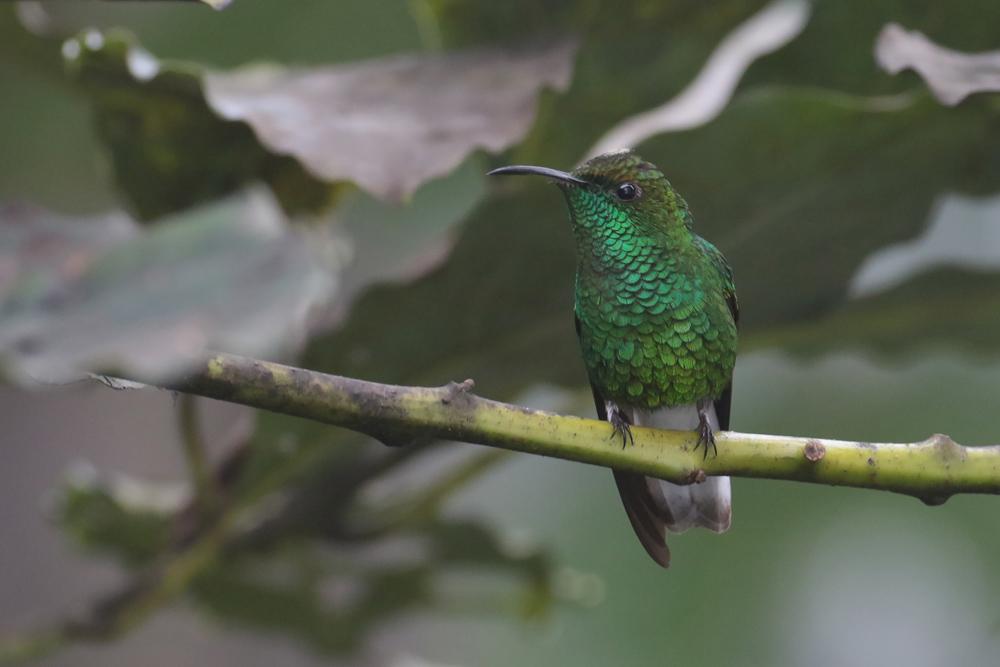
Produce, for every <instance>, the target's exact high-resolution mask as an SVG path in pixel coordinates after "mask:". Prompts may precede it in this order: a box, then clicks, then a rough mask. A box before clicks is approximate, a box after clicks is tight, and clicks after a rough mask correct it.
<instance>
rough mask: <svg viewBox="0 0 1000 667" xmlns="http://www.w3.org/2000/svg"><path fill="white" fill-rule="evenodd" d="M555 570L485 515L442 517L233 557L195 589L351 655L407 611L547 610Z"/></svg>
mask: <svg viewBox="0 0 1000 667" xmlns="http://www.w3.org/2000/svg"><path fill="white" fill-rule="evenodd" d="M390 554H391V555H390ZM456 567H460V568H461V570H462V572H464V573H465V576H463V578H462V579H461V585H449V582H448V581H446V579H447V577H448V576H449V575H450V573H452V572H453V571H454V570H455V569H456ZM497 575H503V576H504V578H503V579H502V580H501V581H500V582H499V583H500V584H501V585H500V587H499V588H498V587H497V586H492V585H491V583H492V582H493V580H494V578H495V577H496V576H497ZM510 578H513V579H514V581H515V583H516V584H517V585H515V586H513V587H512V586H511V585H510V581H509V579H510ZM550 578H551V565H550V563H549V561H548V559H547V558H545V557H544V556H542V555H540V554H537V553H530V554H524V555H520V554H511V553H508V552H507V551H506V550H504V549H503V548H502V547H501V546H500V545H499V544H498V543H497V541H496V539H495V538H494V537H493V534H492V532H491V531H489V530H487V529H486V528H484V527H483V526H481V525H479V524H476V523H470V522H439V521H434V522H431V523H430V524H429V525H427V526H426V527H425V528H423V529H421V530H419V531H417V532H413V533H405V534H402V535H396V536H394V537H391V538H388V539H385V540H373V541H364V542H361V543H356V544H353V545H336V544H334V545H332V548H331V546H330V545H325V546H324V545H320V544H299V545H298V546H292V547H286V548H284V549H281V550H277V551H274V552H272V553H267V554H256V555H251V556H244V557H238V558H231V559H229V560H228V562H226V563H225V564H223V565H222V566H220V567H217V568H213V569H212V570H210V571H209V572H207V573H206V574H205V575H204V576H203V577H201V579H200V580H199V581H198V583H197V584H196V585H195V587H194V596H195V601H196V602H197V603H198V604H199V605H200V606H201V607H202V608H203V609H205V610H206V611H208V612H209V613H212V614H214V615H217V616H219V617H221V618H223V619H225V620H226V621H228V622H231V623H236V624H239V625H242V626H247V627H250V628H258V629H261V630H268V631H272V632H275V631H276V632H282V633H286V634H290V635H293V636H297V637H300V638H301V639H303V640H305V641H306V642H308V643H309V644H310V645H311V646H312V647H313V648H314V649H316V650H317V651H319V652H322V653H326V654H331V655H350V654H354V653H356V652H357V651H358V650H359V649H360V648H361V647H362V646H364V644H365V642H366V640H367V639H368V636H369V635H370V634H372V633H373V632H375V631H376V630H377V629H379V628H380V627H382V625H383V624H384V623H385V622H386V621H387V620H389V619H391V618H393V617H395V616H397V615H399V614H401V613H403V612H411V613H412V612H414V611H420V610H434V611H445V612H447V611H451V610H459V611H461V610H463V609H467V608H470V607H471V608H474V609H475V610H476V611H478V612H480V613H491V614H506V613H512V612H516V613H517V614H519V615H520V616H521V617H522V618H539V617H542V616H544V615H545V614H546V613H547V612H548V610H549V608H550V606H551V604H552V601H553V598H552V592H551V589H550V584H549V581H550Z"/></svg>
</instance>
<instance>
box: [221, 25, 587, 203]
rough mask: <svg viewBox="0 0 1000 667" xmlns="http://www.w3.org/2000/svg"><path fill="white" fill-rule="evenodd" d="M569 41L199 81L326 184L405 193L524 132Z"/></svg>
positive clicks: (559, 74) (564, 64) (565, 72)
mask: <svg viewBox="0 0 1000 667" xmlns="http://www.w3.org/2000/svg"><path fill="white" fill-rule="evenodd" d="M575 52H576V44H575V42H574V41H572V40H568V39H564V40H559V41H555V42H551V41H550V42H548V43H546V44H544V45H536V46H533V47H528V46H524V47H521V48H518V49H505V50H499V49H479V50H467V51H455V52H451V53H447V54H444V55H437V54H436V55H411V56H398V57H394V58H392V59H388V60H382V61H373V62H362V63H358V64H355V65H343V66H339V67H326V68H317V69H312V70H304V71H303V70H291V71H287V70H280V69H275V68H259V67H258V68H253V69H249V70H243V71H240V72H235V73H229V74H222V73H213V72H209V73H208V74H206V76H205V95H206V98H207V99H208V102H209V104H210V105H211V106H212V108H213V109H215V111H216V112H217V113H218V114H219V115H220V116H222V117H223V118H227V119H229V120H242V121H245V122H246V123H248V124H249V125H250V126H251V127H253V128H254V130H255V131H256V133H257V136H258V137H260V139H261V141H262V143H263V144H264V145H266V146H268V147H269V148H270V149H271V150H272V151H274V152H276V153H279V154H290V155H294V156H295V157H296V158H298V159H299V160H301V161H302V163H303V164H305V165H306V166H307V167H308V168H309V169H310V170H311V171H312V172H313V173H315V174H316V175H317V176H319V177H321V178H324V179H326V180H328V181H342V180H351V181H354V182H355V183H357V184H358V185H360V186H361V187H362V188H364V189H366V190H368V191H369V192H370V193H372V194H373V195H375V196H378V197H382V198H385V199H389V200H400V199H403V198H406V197H409V196H410V195H411V194H413V192H414V191H415V190H416V189H417V187H419V186H420V185H421V184H422V183H424V182H425V181H427V180H429V179H431V178H435V177H437V176H442V175H444V174H447V173H449V172H450V171H452V170H453V169H455V167H457V166H458V165H459V164H461V162H462V161H463V160H464V159H465V158H466V156H467V155H468V154H469V153H470V152H471V151H473V150H475V149H476V148H485V149H486V150H489V151H493V152H496V151H500V150H503V149H505V148H507V147H509V146H511V145H512V144H514V143H516V142H517V141H519V140H520V139H521V138H523V137H524V135H525V133H526V132H527V131H528V128H529V127H531V124H532V122H533V120H534V117H535V107H536V99H537V97H538V94H539V92H540V91H541V89H542V88H546V87H548V88H553V89H555V90H558V91H562V90H565V89H566V88H567V87H568V86H569V82H570V76H571V73H572V70H573V58H574V55H575Z"/></svg>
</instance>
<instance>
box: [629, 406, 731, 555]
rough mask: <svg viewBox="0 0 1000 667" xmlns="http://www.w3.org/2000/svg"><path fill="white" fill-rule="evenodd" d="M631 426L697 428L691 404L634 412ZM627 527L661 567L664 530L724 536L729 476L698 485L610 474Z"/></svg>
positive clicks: (728, 512) (714, 426)
mask: <svg viewBox="0 0 1000 667" xmlns="http://www.w3.org/2000/svg"><path fill="white" fill-rule="evenodd" d="M709 418H710V420H711V424H712V429H713V430H718V428H719V424H718V420H717V419H716V416H715V409H714V408H711V409H710V412H709ZM632 422H633V423H634V424H635V425H636V426H649V427H652V428H661V429H669V430H677V431H691V430H694V429H696V428H697V427H698V410H697V407H696V406H693V405H692V406H678V407H672V408H662V409H660V410H656V411H654V412H639V411H637V412H635V413H633V415H632ZM615 483H616V484H617V485H618V493H619V495H621V498H622V503H623V504H624V505H625V511H626V512H627V513H628V517H629V520H630V521H631V522H632V528H633V529H634V530H635V532H636V535H638V537H639V540H640V541H641V542H642V545H643V546H644V547H645V548H646V552H647V553H649V555H650V557H652V559H653V560H654V561H656V562H657V563H659V564H660V565H662V566H663V567H668V566H669V565H670V549H668V548H667V544H666V531H667V530H669V531H671V532H674V533H683V532H684V531H685V530H687V529H688V528H691V527H693V526H701V527H702V528H708V529H709V530H713V531H715V532H717V533H722V532H725V531H726V530H727V529H728V528H729V524H730V522H731V520H732V489H731V486H730V482H729V478H728V477H709V478H708V479H706V480H705V481H704V482H701V483H700V484H687V485H680V484H672V483H670V482H665V481H663V480H660V479H655V478H653V477H644V476H643V475H638V474H636V473H628V472H618V471H616V472H615Z"/></svg>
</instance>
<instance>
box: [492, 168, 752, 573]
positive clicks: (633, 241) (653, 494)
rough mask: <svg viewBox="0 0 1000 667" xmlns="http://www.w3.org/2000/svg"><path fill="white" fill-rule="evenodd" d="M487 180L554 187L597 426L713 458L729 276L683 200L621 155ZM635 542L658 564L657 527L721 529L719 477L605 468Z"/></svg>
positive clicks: (725, 395)
mask: <svg viewBox="0 0 1000 667" xmlns="http://www.w3.org/2000/svg"><path fill="white" fill-rule="evenodd" d="M490 175H534V176H542V177H545V178H548V179H549V180H550V181H552V182H553V183H555V184H556V185H557V186H559V188H560V189H561V190H562V191H563V194H564V195H565V197H566V202H567V204H568V205H569V214H570V221H571V222H572V226H573V234H574V237H575V240H576V259H577V269H576V287H575V307H574V311H575V316H576V332H577V336H578V337H579V340H580V347H581V350H582V352H583V363H584V366H585V367H586V369H587V375H588V377H589V379H590V386H591V389H592V390H593V394H594V402H595V404H596V408H597V415H598V418H599V419H601V420H602V421H608V422H610V423H611V426H612V427H613V430H612V434H611V437H612V438H616V437H617V436H621V438H622V445H623V446H625V445H626V444H627V443H628V442H629V441H630V440H631V438H632V432H631V426H633V425H635V426H646V427H651V428H661V429H672V430H692V431H697V433H698V441H697V443H696V445H695V448H696V449H697V448H699V447H704V454H703V455H704V456H706V457H707V456H708V450H709V448H712V449H713V450H714V451H715V452H716V453H718V449H717V447H716V444H715V435H714V433H715V431H716V430H719V429H722V430H728V429H729V413H730V404H731V401H732V387H733V367H734V365H735V362H736V343H737V330H738V325H739V317H740V311H739V304H738V302H737V300H736V291H735V288H734V286H733V277H732V270H731V269H730V266H729V262H727V261H726V258H725V257H724V256H723V255H722V253H721V252H719V250H718V249H716V247H715V246H713V245H712V244H711V243H709V242H708V241H706V240H705V239H703V238H701V237H700V236H698V235H697V234H695V233H694V231H693V230H692V220H691V213H690V211H689V209H688V205H687V203H686V202H685V201H684V199H683V198H682V197H681V196H680V194H678V193H677V191H676V190H674V188H673V187H671V185H670V183H669V182H668V181H667V179H666V177H665V176H664V175H663V172H661V171H660V170H659V169H658V168H657V167H656V166H655V165H653V164H651V163H649V162H646V161H645V160H643V159H642V158H641V157H639V156H638V155H636V154H635V153H634V152H632V151H630V150H623V151H615V152H612V153H605V154H603V155H599V156H597V157H595V158H593V159H591V160H589V161H587V162H585V163H583V164H582V165H581V166H579V167H578V168H576V169H574V170H573V171H571V172H568V173H567V172H564V171H558V170H555V169H549V168H547V167H534V166H520V165H519V166H510V167H501V168H500V169H494V170H493V171H491V172H490ZM614 476H615V483H616V484H617V487H618V492H619V495H620V496H621V499H622V503H623V504H624V505H625V512H626V514H627V515H628V518H629V521H630V522H631V524H632V528H633V529H634V530H635V533H636V535H637V536H638V538H639V541H640V542H641V543H642V545H643V546H644V547H645V549H646V552H647V553H648V554H649V556H650V557H651V558H652V559H653V560H654V561H655V562H656V563H657V564H659V565H660V566H662V567H669V566H670V549H669V547H668V546H667V542H666V531H668V530H669V531H671V532H675V533H681V532H684V531H685V530H687V529H688V528H691V527H693V526H701V527H703V528H708V529H710V530H713V531H715V532H717V533H722V532H725V531H726V530H727V529H728V528H729V525H730V522H731V518H732V502H731V499H732V491H731V486H730V481H729V478H728V477H708V478H707V479H706V480H705V481H704V482H701V483H700V484H691V485H678V484H672V483H670V482H667V481H664V480H659V479H655V478H652V477H645V476H643V475H640V474H638V473H633V472H627V471H620V470H615V471H614Z"/></svg>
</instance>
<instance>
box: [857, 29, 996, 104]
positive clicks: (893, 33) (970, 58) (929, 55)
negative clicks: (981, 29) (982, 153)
mask: <svg viewBox="0 0 1000 667" xmlns="http://www.w3.org/2000/svg"><path fill="white" fill-rule="evenodd" d="M875 60H876V61H877V62H878V64H879V67H881V68H882V69H884V70H885V71H886V72H888V73H889V74H899V73H900V72H902V71H903V70H904V69H913V70H915V71H917V72H919V73H920V76H922V77H924V80H925V81H926V82H927V85H928V86H929V87H930V89H931V90H932V91H934V95H936V96H937V98H938V100H940V101H941V103H942V104H947V105H949V106H954V105H956V104H958V103H959V102H961V101H962V100H964V99H965V98H966V97H968V96H969V95H971V94H972V93H980V92H1000V51H992V52H990V53H976V54H969V53H961V52H959V51H952V50H951V49H946V48H943V47H941V46H938V45H937V44H935V43H934V42H932V41H931V40H929V39H927V37H926V36H925V35H924V34H923V33H921V32H919V31H917V30H912V31H907V30H904V29H903V27H902V26H900V25H899V24H898V23H890V24H889V25H887V26H885V28H883V29H882V32H881V33H879V36H878V41H877V42H876V43H875Z"/></svg>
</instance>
